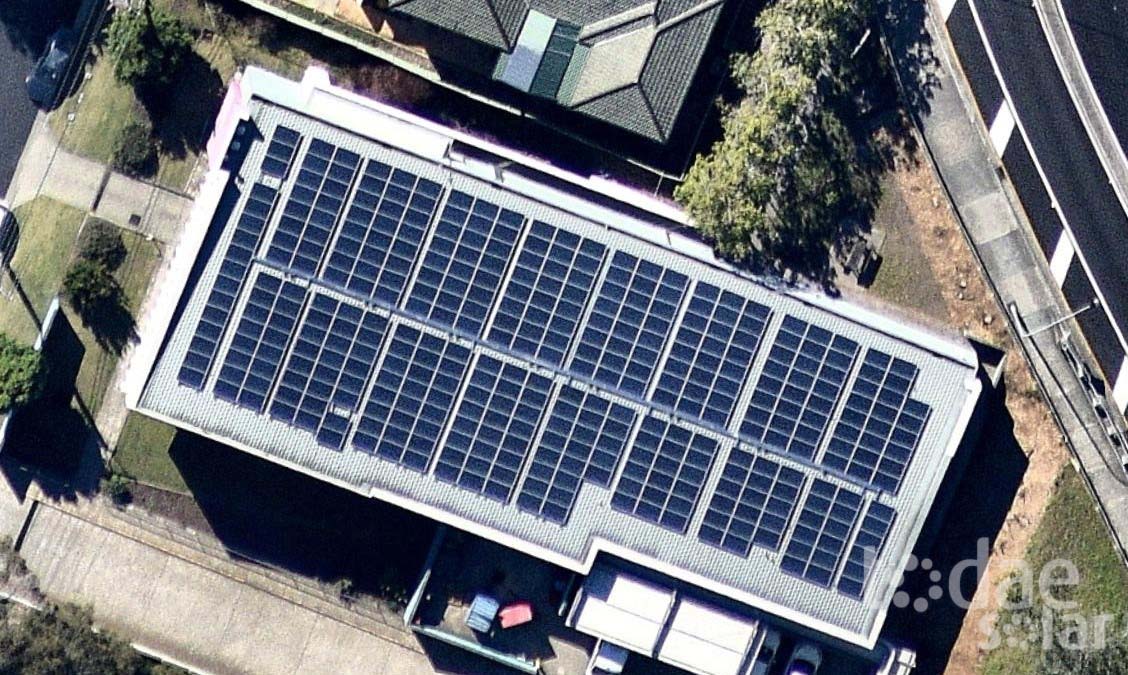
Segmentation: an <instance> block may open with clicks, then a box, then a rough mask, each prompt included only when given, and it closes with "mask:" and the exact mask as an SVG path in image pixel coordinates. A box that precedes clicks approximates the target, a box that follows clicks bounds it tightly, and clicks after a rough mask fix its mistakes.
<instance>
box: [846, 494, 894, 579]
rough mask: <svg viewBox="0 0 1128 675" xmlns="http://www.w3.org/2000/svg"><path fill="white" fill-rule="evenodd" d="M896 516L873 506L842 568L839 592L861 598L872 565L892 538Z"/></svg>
mask: <svg viewBox="0 0 1128 675" xmlns="http://www.w3.org/2000/svg"><path fill="white" fill-rule="evenodd" d="M896 516H897V512H896V511H894V510H893V509H891V508H889V507H888V506H885V505H884V504H878V503H877V502H870V505H869V509H867V510H866V516H865V518H862V524H861V526H860V527H859V528H858V534H857V536H856V537H855V538H854V543H853V545H851V546H850V553H849V555H847V556H846V564H845V565H843V566H842V575H841V576H839V577H838V590H839V591H841V592H842V593H845V594H846V595H848V596H850V597H852V598H857V599H859V600H860V599H861V598H862V594H863V593H865V590H866V582H867V581H869V575H870V572H872V571H873V563H874V561H876V560H877V556H879V555H881V549H882V548H884V546H885V538H886V537H888V536H889V530H891V529H893V520H894V519H895V518H896Z"/></svg>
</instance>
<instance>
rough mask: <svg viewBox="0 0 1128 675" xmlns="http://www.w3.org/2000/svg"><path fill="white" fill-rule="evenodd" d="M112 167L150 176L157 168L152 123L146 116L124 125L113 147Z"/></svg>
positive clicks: (131, 174)
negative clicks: (115, 145) (116, 143)
mask: <svg viewBox="0 0 1128 675" xmlns="http://www.w3.org/2000/svg"><path fill="white" fill-rule="evenodd" d="M113 165H114V168H115V169H117V170H118V171H122V172H124V173H127V174H129V175H130V176H136V177H141V178H144V177H147V176H152V175H153V174H154V173H156V170H157V149H156V145H155V143H154V141H153V124H152V122H150V121H149V119H148V116H147V115H145V116H138V117H137V118H135V119H133V120H131V121H130V122H129V124H127V125H125V128H124V129H123V130H122V133H121V137H120V138H119V139H118V145H117V147H116V148H115V149H114V158H113Z"/></svg>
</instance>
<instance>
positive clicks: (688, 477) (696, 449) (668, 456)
mask: <svg viewBox="0 0 1128 675" xmlns="http://www.w3.org/2000/svg"><path fill="white" fill-rule="evenodd" d="M716 454H717V442H716V441H715V440H713V439H712V438H709V437H708V436H705V435H702V434H699V433H694V432H692V431H690V430H689V429H686V428H685V427H681V426H678V425H677V424H673V423H671V422H663V421H662V420H660V419H658V418H657V417H646V418H644V419H643V420H642V426H641V428H640V429H639V432H638V436H637V437H636V438H635V442H634V447H632V448H631V453H630V454H629V455H628V456H627V464H626V467H625V468H624V469H623V475H622V477H621V478H620V479H619V485H618V487H616V488H615V494H614V495H613V496H612V497H611V506H612V507H614V508H616V509H618V510H620V511H626V512H628V513H631V514H633V515H635V516H638V517H639V518H642V519H643V520H646V521H649V522H652V523H655V524H657V525H661V526H662V527H665V528H668V529H671V530H675V531H677V532H685V530H686V528H687V527H688V526H689V520H690V518H691V517H692V516H693V511H694V510H695V509H696V508H697V500H698V498H699V497H700V496H701V489H702V487H703V486H704V485H705V478H706V477H707V476H708V475H709V469H710V468H711V467H712V465H713V458H714V457H715V456H716Z"/></svg>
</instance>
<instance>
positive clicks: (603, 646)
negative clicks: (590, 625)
mask: <svg viewBox="0 0 1128 675" xmlns="http://www.w3.org/2000/svg"><path fill="white" fill-rule="evenodd" d="M626 665H627V650H626V649H623V648H622V647H620V646H619V645H613V644H611V643H610V642H604V641H603V640H600V641H599V644H597V645H596V646H595V654H593V655H592V657H591V661H589V662H588V667H587V675H619V673H622V672H623V668H624V667H625V666H626Z"/></svg>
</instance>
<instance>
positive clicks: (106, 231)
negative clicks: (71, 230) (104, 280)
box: [78, 217, 126, 271]
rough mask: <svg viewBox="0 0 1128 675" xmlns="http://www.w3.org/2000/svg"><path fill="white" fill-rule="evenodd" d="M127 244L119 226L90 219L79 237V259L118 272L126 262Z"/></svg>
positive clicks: (97, 219) (98, 219) (99, 219)
mask: <svg viewBox="0 0 1128 675" xmlns="http://www.w3.org/2000/svg"><path fill="white" fill-rule="evenodd" d="M125 254H126V250H125V242H123V241H122V239H121V230H120V229H118V226H117V225H114V224H113V223H110V222H107V221H105V220H102V219H101V218H94V217H91V218H88V219H87V221H86V224H85V225H83V227H82V233H81V234H79V237H78V257H80V258H82V259H83V260H89V261H91V262H96V263H102V264H103V265H105V266H106V269H108V270H111V271H113V270H116V269H117V268H118V267H120V266H121V263H122V262H123V261H124V260H125Z"/></svg>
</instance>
